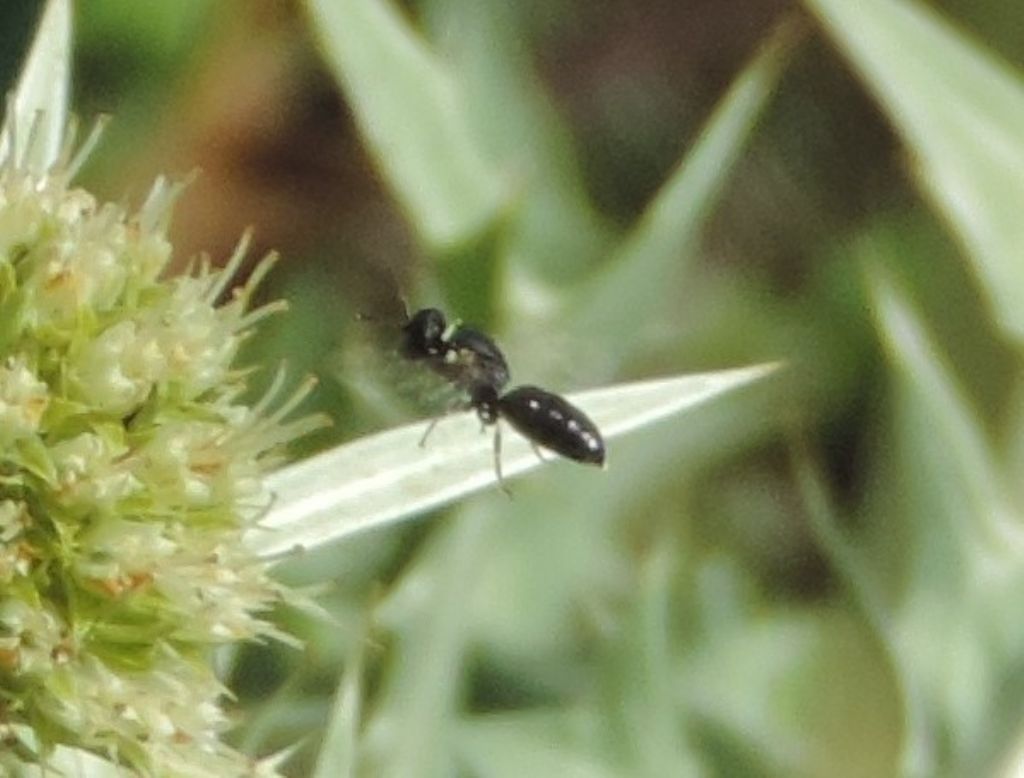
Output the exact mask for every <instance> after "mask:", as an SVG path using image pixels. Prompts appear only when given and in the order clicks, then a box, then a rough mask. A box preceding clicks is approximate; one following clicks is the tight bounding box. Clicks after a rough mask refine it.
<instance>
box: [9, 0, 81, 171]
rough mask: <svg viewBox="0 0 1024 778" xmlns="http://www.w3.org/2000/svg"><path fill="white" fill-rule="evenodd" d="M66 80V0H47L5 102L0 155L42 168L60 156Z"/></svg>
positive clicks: (68, 56) (68, 21)
mask: <svg viewBox="0 0 1024 778" xmlns="http://www.w3.org/2000/svg"><path fill="white" fill-rule="evenodd" d="M70 82H71V0H49V2H48V3H47V4H46V7H45V9H44V10H43V15H42V17H41V19H40V22H39V28H38V30H37V31H36V36H35V39H34V40H33V42H32V48H31V49H30V50H29V53H28V57H27V58H26V60H25V64H24V66H23V68H22V71H21V75H20V76H19V78H18V84H17V86H16V87H15V89H14V93H13V95H12V96H11V98H10V99H9V101H8V104H7V114H6V116H5V118H4V125H3V129H2V130H0V159H4V158H6V157H7V156H8V155H11V156H12V157H13V159H14V161H15V163H17V164H19V165H21V166H24V167H26V168H28V169H29V170H31V171H32V172H34V173H44V172H45V171H47V170H48V169H49V168H50V166H51V165H53V163H54V162H56V161H57V158H58V157H59V156H60V152H61V149H62V147H63V143H64V128H65V125H66V124H67V113H68V92H69V90H70Z"/></svg>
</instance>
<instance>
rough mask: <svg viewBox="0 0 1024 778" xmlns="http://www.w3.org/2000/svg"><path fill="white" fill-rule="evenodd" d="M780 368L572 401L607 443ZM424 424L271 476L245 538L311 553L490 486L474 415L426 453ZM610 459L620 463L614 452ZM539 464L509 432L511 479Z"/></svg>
mask: <svg viewBox="0 0 1024 778" xmlns="http://www.w3.org/2000/svg"><path fill="white" fill-rule="evenodd" d="M775 368H776V365H756V366H753V367H746V368H737V369H733V370H723V371H718V372H713V373H700V374H696V375H688V376H679V377H676V378H667V379H659V380H653V381H644V382H638V383H633V384H624V385H621V386H613V387H608V388H605V389H597V390H592V391H588V392H583V393H581V394H578V395H574V396H573V397H571V398H570V400H571V401H572V402H573V403H575V404H577V405H579V406H580V407H581V408H582V409H583V410H584V411H585V412H586V413H587V414H588V415H589V416H590V417H591V418H592V419H593V420H594V421H595V422H596V423H597V425H598V426H599V427H600V428H601V430H602V432H603V434H604V436H605V438H606V439H611V438H614V437H616V436H618V435H621V434H623V433H625V432H628V431H630V430H634V429H637V428H638V427H642V426H645V425H647V424H652V423H654V422H655V421H658V420H659V419H663V418H665V417H667V416H671V415H673V414H675V413H679V412H681V411H684V410H687V409H689V408H692V407H693V406H695V405H698V404H700V403H702V402H705V401H707V400H710V399H711V398H713V397H715V396H717V395H719V394H721V393H723V392H726V391H729V390H731V389H734V388H737V387H739V386H742V385H744V384H747V383H750V382H752V381H755V380H757V379H759V378H762V377H764V376H766V375H767V374H768V373H770V372H772V371H773V370H774V369H775ZM426 426H427V424H426V423H424V422H418V423H416V424H411V425H408V426H405V427H399V428H397V429H393V430H390V431H388V432H383V433H380V434H378V435H373V436H370V437H367V438H363V439H361V440H357V441H355V442H354V443H349V444H346V445H343V446H339V447H338V448H335V449H332V450H331V451H327V452H325V453H323V454H320V455H318V456H315V457H312V458H310V459H307V460H305V461H302V462H299V463H297V464H294V465H291V466H289V467H286V468H284V469H282V470H280V471H278V472H277V473H274V474H273V475H271V476H270V478H268V482H267V483H268V487H269V488H270V490H271V491H272V492H273V493H274V494H275V496H276V501H275V503H274V507H273V509H272V510H271V511H270V513H269V514H268V515H267V516H266V517H264V519H263V520H262V521H261V522H260V525H259V527H257V528H254V529H252V530H251V531H250V532H249V533H248V535H247V536H246V542H247V543H249V544H251V547H252V548H253V550H254V551H255V552H256V553H258V554H260V555H262V556H274V555H277V554H282V553H287V552H288V551H290V550H292V549H295V548H315V547H317V546H320V545H322V544H325V543H328V542H330V541H332V540H336V539H338V538H341V537H344V536H346V535H350V534H352V533H354V532H360V531H363V530H367V529H371V528H374V527H380V526H383V525H386V524H390V523H393V522H396V521H401V520H403V519H408V518H411V517H412V516H415V515H416V514H419V513H423V512H424V511H427V510H429V509H431V508H435V507H438V506H440V505H443V504H445V503H447V502H451V501H452V500H455V499H457V498H459V497H462V496H465V495H468V494H471V493H472V492H475V491H478V490H480V489H483V488H485V487H488V486H491V485H492V484H493V483H494V480H495V474H494V463H493V459H492V453H491V448H492V437H491V435H482V434H481V433H480V422H479V421H478V420H477V418H476V416H475V414H471V413H461V414H456V415H453V416H451V417H449V418H445V419H443V420H442V421H441V423H440V424H438V427H437V429H436V430H435V431H434V432H432V433H431V437H430V441H429V444H428V445H427V446H426V448H421V447H420V445H419V442H420V439H421V438H422V436H423V433H424V431H425V429H426ZM610 460H611V466H612V467H614V466H615V464H614V451H611V452H610ZM539 465H540V462H539V460H538V458H537V456H536V454H535V453H534V452H533V451H532V449H531V447H530V444H529V443H528V441H526V440H525V439H523V438H521V437H519V436H518V435H508V434H506V435H505V438H504V441H503V448H502V471H503V473H504V475H505V477H506V478H510V477H512V476H514V475H517V474H519V473H524V472H526V471H528V470H532V469H534V468H536V467H538V466H539ZM594 476H595V477H596V478H599V477H600V474H599V473H594Z"/></svg>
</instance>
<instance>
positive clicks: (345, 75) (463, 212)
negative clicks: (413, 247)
mask: <svg viewBox="0 0 1024 778" xmlns="http://www.w3.org/2000/svg"><path fill="white" fill-rule="evenodd" d="M308 6H309V11H310V15H311V17H312V20H313V22H314V25H313V26H314V29H315V31H316V33H317V35H318V36H319V38H320V44H321V47H322V48H323V52H324V55H325V56H326V58H327V61H328V64H329V65H330V67H331V69H332V71H333V73H334V75H335V77H336V78H337V79H338V82H339V83H340V84H341V86H342V87H343V89H344V90H345V95H346V97H347V98H348V100H349V103H350V104H351V106H352V109H353V111H354V112H355V118H356V121H357V123H358V124H359V127H360V130H361V131H362V133H363V135H364V136H365V137H366V140H367V142H368V144H369V146H370V151H371V152H372V153H373V155H374V157H375V158H376V160H377V164H378V165H379V166H380V168H381V170H382V172H383V174H384V175H385V176H386V177H387V179H388V181H389V183H390V185H391V188H392V190H393V191H394V193H395V195H396V197H397V198H398V199H399V201H400V202H401V204H402V205H403V206H404V207H405V209H406V211H407V213H408V215H409V217H410V218H411V219H412V221H413V223H414V224H415V225H416V227H417V229H418V231H419V233H420V235H421V236H422V237H423V238H424V239H425V240H426V242H427V244H428V246H429V247H431V248H434V249H437V248H444V247H446V246H449V245H451V244H455V243H458V242H460V241H463V240H465V239H467V238H470V237H472V236H473V235H474V234H476V233H477V232H479V231H481V230H482V229H483V228H484V227H485V226H486V224H487V223H488V222H489V221H490V220H491V219H492V218H493V217H494V216H495V214H496V213H497V210H498V208H499V207H500V205H501V203H502V201H503V199H504V197H503V193H502V189H501V186H500V180H499V176H498V175H497V173H496V171H495V170H493V169H491V168H490V167H489V166H488V164H487V163H486V162H485V156H484V154H483V152H482V151H481V149H480V148H479V146H478V144H477V142H476V139H475V138H474V137H473V134H472V132H471V130H470V126H469V122H468V121H467V119H466V115H465V113H464V107H463V99H464V97H463V94H462V92H461V90H460V87H459V84H458V82H457V80H456V78H455V76H454V74H453V73H451V72H450V71H449V70H448V69H447V68H446V67H445V66H444V64H443V63H442V62H441V61H439V60H438V58H437V57H436V56H435V55H434V54H433V52H431V51H430V50H429V49H428V48H427V47H426V45H425V44H424V43H423V41H421V40H420V39H419V38H418V37H417V35H416V34H415V33H414V32H413V30H412V29H411V28H410V27H409V25H408V24H407V23H406V22H405V20H404V19H402V17H401V16H400V15H399V13H398V11H397V10H396V9H395V8H394V7H393V6H392V5H391V4H390V3H388V2H386V1H385V0H309V2H308Z"/></svg>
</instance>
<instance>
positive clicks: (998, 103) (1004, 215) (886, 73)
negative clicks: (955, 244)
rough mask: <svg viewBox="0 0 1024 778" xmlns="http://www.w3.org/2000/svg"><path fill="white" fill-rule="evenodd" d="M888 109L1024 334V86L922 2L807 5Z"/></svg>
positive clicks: (926, 183)
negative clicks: (1023, 248) (1022, 252)
mask: <svg viewBox="0 0 1024 778" xmlns="http://www.w3.org/2000/svg"><path fill="white" fill-rule="evenodd" d="M806 3H807V5H808V7H810V8H811V9H812V10H813V11H814V12H816V13H817V14H818V16H819V17H820V18H821V20H822V22H823V23H824V25H825V28H826V29H827V30H828V32H829V33H830V34H831V35H832V36H833V37H834V38H835V40H836V41H837V43H839V45H840V46H841V47H842V48H843V50H844V52H845V53H846V55H847V56H848V57H849V58H850V60H851V62H852V63H853V64H854V66H855V67H856V68H857V70H858V71H859V72H860V74H861V77H862V78H863V79H864V81H865V82H866V84H867V85H868V87H869V88H870V89H871V90H872V91H873V92H874V94H875V96H876V98H877V99H878V100H879V102H880V103H881V104H882V107H883V108H884V109H885V110H886V111H887V113H888V115H889V117H890V119H891V120H892V122H893V123H894V124H895V126H896V129H897V130H898V131H899V133H900V134H901V135H902V136H903V139H904V141H905V142H906V143H907V145H908V147H909V149H910V151H911V152H912V153H913V155H914V158H915V160H916V163H917V164H916V166H915V169H916V173H917V177H918V182H919V184H920V186H921V187H922V189H923V190H924V192H925V193H926V194H927V195H928V196H929V197H930V198H931V199H932V200H933V202H934V203H935V205H936V207H937V208H938V210H939V211H940V213H941V214H942V215H943V216H944V217H945V218H946V219H947V220H948V221H949V224H950V226H951V228H952V230H953V231H954V233H955V234H956V236H957V237H958V239H959V240H960V242H961V243H962V245H963V247H964V249H965V250H966V252H967V254H968V256H969V258H970V259H971V261H972V262H973V263H974V270H975V272H976V273H977V275H978V278H979V280H980V281H981V284H982V287H983V288H984V290H985V293H986V294H987V296H988V298H989V300H990V304H991V305H992V307H993V313H994V316H995V317H996V319H997V320H998V321H999V322H1000V324H1001V326H1003V327H1004V328H1006V330H1008V331H1009V332H1010V333H1012V334H1013V336H1014V337H1016V338H1021V337H1024V262H1021V247H1022V246H1024V219H1021V213H1022V212H1024V82H1022V80H1021V77H1020V75H1019V74H1016V73H1014V72H1013V71H1012V70H1010V68H1009V67H1008V66H1007V65H1006V64H1005V63H1003V62H1001V61H999V60H998V59H997V58H996V57H995V56H994V55H993V54H992V53H991V52H989V51H988V50H986V49H984V48H982V47H981V46H979V45H977V44H976V43H974V42H973V41H972V40H970V39H969V38H968V37H967V36H966V35H964V34H963V33H961V32H959V31H957V30H956V29H954V28H953V27H951V26H950V25H949V24H948V23H946V22H944V21H943V20H942V19H941V18H939V17H938V16H937V15H936V14H935V13H934V12H933V11H931V10H929V9H928V8H926V7H924V6H923V5H919V4H917V3H914V2H893V0H859V1H858V2H855V3H852V2H849V0H806Z"/></svg>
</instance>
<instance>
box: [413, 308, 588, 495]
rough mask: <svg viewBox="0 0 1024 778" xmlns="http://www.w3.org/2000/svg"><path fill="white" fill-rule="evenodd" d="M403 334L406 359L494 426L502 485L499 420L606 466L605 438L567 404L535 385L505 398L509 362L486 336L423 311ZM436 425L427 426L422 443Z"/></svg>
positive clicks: (570, 454) (434, 311)
mask: <svg viewBox="0 0 1024 778" xmlns="http://www.w3.org/2000/svg"><path fill="white" fill-rule="evenodd" d="M402 334H403V339H402V344H401V352H402V355H403V356H404V357H406V358H407V359H410V360H414V361H421V362H423V363H425V364H426V365H427V366H428V367H429V368H430V369H431V370H433V371H434V372H435V373H437V374H438V375H440V376H441V377H442V378H444V379H445V380H446V381H448V382H449V383H451V384H452V385H453V386H455V387H457V388H458V389H460V390H461V391H463V392H465V393H466V395H467V398H468V406H469V407H470V408H473V409H474V410H475V411H476V413H477V416H479V418H480V421H481V422H482V423H483V424H484V425H487V426H494V428H495V432H494V469H495V473H496V474H497V476H498V482H499V483H502V477H501V431H500V427H498V420H499V419H504V420H505V421H507V422H508V423H509V424H510V425H511V426H512V428H513V429H515V430H516V431H517V432H519V434H520V435H522V436H523V437H525V438H526V439H527V440H529V441H530V442H531V443H532V444H533V446H534V450H537V446H542V447H544V448H547V449H550V450H551V451H554V452H555V453H557V454H560V455H561V456H563V457H566V458H568V459H572V460H574V461H576V462H582V463H585V464H595V465H604V460H605V447H604V440H603V439H602V438H601V433H600V431H599V430H598V429H597V425H595V424H594V422H592V421H591V420H590V419H589V418H588V417H587V415H586V414H584V413H583V411H581V410H580V409H579V408H577V407H576V406H574V405H572V404H571V403H570V402H569V401H568V400H566V399H565V398H563V397H560V396H559V395H557V394H554V393H553V392H548V391H546V390H544V389H540V388H538V387H536V386H519V387H516V388H515V389H512V390H510V391H508V392H506V393H504V394H502V391H503V390H504V388H505V386H506V385H507V384H508V381H509V369H508V363H507V362H506V361H505V356H504V354H502V353H501V349H500V348H498V346H497V344H495V342H494V341H493V340H491V339H490V338H489V337H488V336H487V335H485V334H484V333H482V332H480V331H479V330H476V329H473V328H472V327H465V326H462V325H461V324H460V325H455V326H452V327H449V326H448V323H447V321H446V320H445V317H444V314H443V313H442V312H441V311H439V310H437V309H436V308H424V309H422V310H420V311H417V312H416V313H414V314H413V315H412V316H410V317H409V320H408V322H407V323H406V324H405V326H404V327H403V328H402ZM436 421H437V420H435V421H434V422H433V423H432V424H431V425H430V426H429V427H428V428H427V431H426V432H425V433H424V435H423V440H422V441H421V445H423V444H425V443H426V439H427V436H428V435H429V434H430V431H431V430H432V429H433V427H434V424H436ZM539 454H540V452H539V450H538V455H539ZM503 488H504V486H503Z"/></svg>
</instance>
